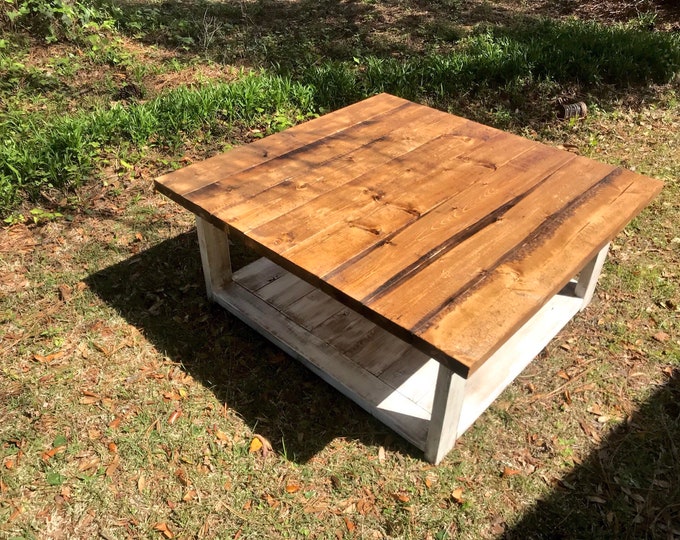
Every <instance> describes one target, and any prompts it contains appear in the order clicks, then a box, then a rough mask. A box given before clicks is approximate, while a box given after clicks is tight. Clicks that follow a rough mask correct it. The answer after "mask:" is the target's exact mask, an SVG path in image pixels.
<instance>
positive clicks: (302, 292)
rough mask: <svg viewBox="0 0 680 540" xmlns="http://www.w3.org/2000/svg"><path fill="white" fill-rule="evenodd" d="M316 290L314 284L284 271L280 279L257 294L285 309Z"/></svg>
mask: <svg viewBox="0 0 680 540" xmlns="http://www.w3.org/2000/svg"><path fill="white" fill-rule="evenodd" d="M314 290H316V288H315V287H314V285H310V284H309V283H307V282H306V281H302V280H300V279H299V278H297V277H295V276H294V275H293V274H291V273H289V272H284V273H283V274H282V275H281V276H280V277H279V278H278V279H276V280H275V281H272V282H271V283H268V284H267V285H265V286H264V287H262V288H261V289H259V290H258V291H257V292H256V294H257V296H259V297H260V298H262V300H264V301H266V302H267V303H269V304H271V305H272V306H274V307H275V308H277V309H280V310H285V309H286V308H287V307H288V306H290V305H291V304H292V303H293V302H297V301H298V300H300V299H301V298H303V297H304V296H306V295H308V294H309V293H311V292H312V291H314Z"/></svg>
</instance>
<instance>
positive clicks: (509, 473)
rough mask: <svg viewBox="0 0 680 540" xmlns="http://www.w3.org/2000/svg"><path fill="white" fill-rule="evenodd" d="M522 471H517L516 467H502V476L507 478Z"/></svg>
mask: <svg viewBox="0 0 680 540" xmlns="http://www.w3.org/2000/svg"><path fill="white" fill-rule="evenodd" d="M521 472H522V471H519V470H517V469H513V468H511V467H503V475H502V476H503V478H507V477H508V476H515V475H516V474H520V473H521Z"/></svg>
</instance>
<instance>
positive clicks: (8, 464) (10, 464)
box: [5, 459, 16, 471]
mask: <svg viewBox="0 0 680 540" xmlns="http://www.w3.org/2000/svg"><path fill="white" fill-rule="evenodd" d="M15 465H16V461H14V460H13V459H8V460H6V461H5V469H8V470H10V471H11V470H12V469H13V468H14V467H15Z"/></svg>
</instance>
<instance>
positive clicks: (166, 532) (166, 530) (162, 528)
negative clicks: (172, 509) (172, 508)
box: [153, 523, 175, 538]
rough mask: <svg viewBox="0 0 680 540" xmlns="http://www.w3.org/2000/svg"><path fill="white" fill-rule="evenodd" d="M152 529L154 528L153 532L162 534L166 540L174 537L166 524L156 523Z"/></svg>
mask: <svg viewBox="0 0 680 540" xmlns="http://www.w3.org/2000/svg"><path fill="white" fill-rule="evenodd" d="M153 528H154V529H155V530H157V531H160V532H162V533H163V536H165V537H166V538H174V537H175V535H174V534H173V532H172V531H171V530H170V528H169V527H168V525H167V523H156V524H155V525H154V526H153Z"/></svg>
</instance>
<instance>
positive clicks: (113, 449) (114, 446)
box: [108, 441, 118, 454]
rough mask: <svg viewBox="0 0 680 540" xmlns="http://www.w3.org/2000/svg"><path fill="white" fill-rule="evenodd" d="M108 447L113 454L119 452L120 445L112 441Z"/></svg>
mask: <svg viewBox="0 0 680 540" xmlns="http://www.w3.org/2000/svg"><path fill="white" fill-rule="evenodd" d="M108 448H109V452H111V453H112V454H117V453H118V445H117V444H116V443H115V442H113V441H111V442H110V443H109V444H108Z"/></svg>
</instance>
